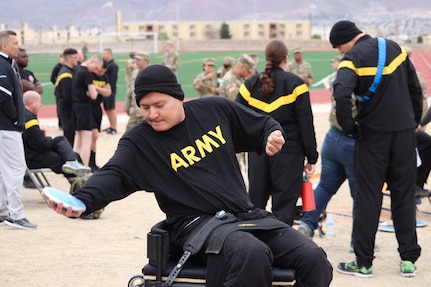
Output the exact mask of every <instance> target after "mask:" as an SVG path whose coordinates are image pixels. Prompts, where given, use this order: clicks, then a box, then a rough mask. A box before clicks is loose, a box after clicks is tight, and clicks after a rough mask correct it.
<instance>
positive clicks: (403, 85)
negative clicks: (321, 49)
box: [333, 35, 422, 134]
mask: <svg viewBox="0 0 431 287" xmlns="http://www.w3.org/2000/svg"><path fill="white" fill-rule="evenodd" d="M377 42H378V41H377V38H371V37H370V36H369V35H364V36H362V37H361V38H359V39H358V41H357V42H356V43H355V45H354V46H353V47H352V48H351V49H350V51H349V52H347V53H346V54H345V56H344V57H343V59H342V61H341V62H340V65H339V66H338V72H337V79H336V80H335V82H334V94H333V95H334V97H335V100H336V112H337V120H338V122H339V123H340V125H341V127H342V128H343V130H344V131H345V132H346V133H349V134H355V131H356V127H357V126H356V125H360V126H366V127H368V128H371V129H373V130H375V131H379V132H394V131H402V130H406V129H411V128H414V127H416V126H417V124H418V123H419V121H420V118H421V112H422V92H421V87H420V84H419V81H418V79H417V76H416V71H415V68H414V67H413V64H412V63H411V62H410V60H409V58H408V57H407V53H406V51H405V50H404V49H402V48H401V47H400V46H399V45H398V44H397V43H395V42H394V41H391V40H386V61H385V67H384V70H383V75H382V78H381V81H380V84H379V86H378V87H377V90H376V92H375V93H374V94H373V95H372V96H371V99H370V100H369V101H365V102H359V101H356V105H357V108H358V115H357V116H356V118H355V119H353V118H352V108H351V107H352V102H351V94H352V93H354V94H355V95H365V94H367V93H369V92H368V90H369V88H370V86H371V84H372V83H373V80H374V76H375V74H376V71H377V61H378V44H377ZM355 122H356V125H355Z"/></svg>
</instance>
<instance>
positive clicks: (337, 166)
mask: <svg viewBox="0 0 431 287" xmlns="http://www.w3.org/2000/svg"><path fill="white" fill-rule="evenodd" d="M340 62H341V57H339V56H336V57H334V58H332V60H331V66H332V69H334V70H335V71H337V69H338V65H339V64H340ZM335 79H336V74H335V75H334V77H333V78H331V79H329V81H328V88H329V90H330V91H331V93H332V91H333V86H332V84H333V82H334V81H335ZM352 104H353V106H352V114H353V116H354V117H355V116H356V114H357V111H356V107H355V106H354V104H355V100H354V98H353V97H352ZM329 123H330V129H329V131H328V132H327V133H326V135H325V139H324V140H323V144H322V150H321V154H320V155H321V162H322V168H321V174H320V181H319V184H318V185H317V187H316V188H315V189H314V199H315V202H316V209H315V210H313V211H309V212H305V214H304V216H303V217H302V220H301V224H300V225H299V227H298V231H299V232H301V233H302V234H304V235H305V236H307V237H313V235H314V230H315V229H317V227H318V224H319V219H320V215H321V214H322V212H324V211H325V209H326V206H327V205H328V202H329V201H330V200H331V198H332V196H334V195H335V194H336V193H337V191H338V190H339V188H340V186H341V185H342V184H343V183H344V181H345V180H346V179H348V181H349V188H350V195H351V197H352V199H353V205H354V203H355V192H354V190H355V173H354V165H353V155H354V151H355V139H354V138H353V137H352V135H348V134H346V133H344V132H343V130H342V128H341V126H340V125H339V124H338V122H337V118H336V112H335V99H334V97H333V96H331V111H330V113H329ZM352 209H353V210H354V208H352ZM354 216H355V214H354V213H353V212H352V217H354ZM353 238H354V234H353V231H352V235H351V239H350V250H351V251H352V252H353Z"/></svg>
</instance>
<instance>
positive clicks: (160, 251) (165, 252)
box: [128, 220, 295, 287]
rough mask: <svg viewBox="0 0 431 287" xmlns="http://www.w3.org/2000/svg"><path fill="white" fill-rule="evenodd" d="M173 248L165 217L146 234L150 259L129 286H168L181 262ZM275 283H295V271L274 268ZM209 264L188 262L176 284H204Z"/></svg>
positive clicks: (195, 286)
mask: <svg viewBox="0 0 431 287" xmlns="http://www.w3.org/2000/svg"><path fill="white" fill-rule="evenodd" d="M176 253H178V252H175V251H174V250H172V248H171V246H170V242H169V233H168V231H167V230H166V222H165V221H164V220H163V221H161V222H159V223H157V224H156V225H154V226H153V227H152V228H151V231H150V232H149V233H148V234H147V258H148V259H149V262H148V264H146V265H145V266H144V267H143V268H142V275H141V274H139V275H135V276H133V277H132V278H130V280H129V283H128V287H156V286H166V285H165V282H166V280H167V278H168V276H169V273H170V272H171V271H172V269H173V268H174V267H175V265H176V264H177V263H178V259H179V257H174V255H173V254H176ZM272 274H273V282H272V286H293V285H294V284H295V271H294V270H291V269H278V268H273V269H272ZM205 284H206V266H203V265H196V264H192V263H189V262H186V263H185V264H184V267H183V269H182V270H181V272H180V273H179V275H178V276H177V277H176V278H175V280H174V281H173V283H172V285H171V286H173V287H205Z"/></svg>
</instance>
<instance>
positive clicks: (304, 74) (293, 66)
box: [286, 47, 313, 86]
mask: <svg viewBox="0 0 431 287" xmlns="http://www.w3.org/2000/svg"><path fill="white" fill-rule="evenodd" d="M292 54H293V60H292V61H290V62H289V63H287V67H286V71H287V72H291V73H293V74H295V75H297V76H299V77H300V78H301V79H302V80H303V81H304V82H305V83H306V84H307V86H310V85H311V84H312V83H313V72H312V70H311V65H310V63H308V62H306V61H304V60H303V52H302V49H301V48H299V47H298V48H295V49H293V50H292Z"/></svg>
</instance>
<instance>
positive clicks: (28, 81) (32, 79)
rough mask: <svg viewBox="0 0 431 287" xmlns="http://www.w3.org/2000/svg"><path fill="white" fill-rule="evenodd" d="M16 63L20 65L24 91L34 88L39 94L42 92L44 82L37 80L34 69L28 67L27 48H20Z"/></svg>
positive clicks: (19, 69)
mask: <svg viewBox="0 0 431 287" xmlns="http://www.w3.org/2000/svg"><path fill="white" fill-rule="evenodd" d="M16 64H17V66H18V71H19V75H20V77H21V84H22V89H23V92H25V91H29V90H32V91H36V92H38V93H39V94H42V93H43V87H42V84H41V83H40V82H39V81H38V80H37V78H36V76H35V75H34V73H33V72H32V71H30V70H27V69H26V68H27V66H28V54H27V51H26V50H25V49H22V48H20V49H19V54H18V58H17V59H16Z"/></svg>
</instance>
